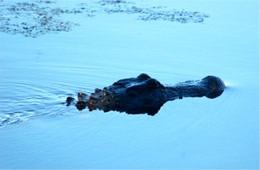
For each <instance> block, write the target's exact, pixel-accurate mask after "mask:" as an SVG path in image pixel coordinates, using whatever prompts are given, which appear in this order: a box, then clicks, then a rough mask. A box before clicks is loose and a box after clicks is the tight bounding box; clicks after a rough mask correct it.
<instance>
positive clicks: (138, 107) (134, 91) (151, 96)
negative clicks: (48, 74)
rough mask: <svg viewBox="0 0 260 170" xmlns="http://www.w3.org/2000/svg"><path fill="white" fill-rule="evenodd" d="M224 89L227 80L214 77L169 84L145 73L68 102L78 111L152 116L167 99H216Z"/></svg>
mask: <svg viewBox="0 0 260 170" xmlns="http://www.w3.org/2000/svg"><path fill="white" fill-rule="evenodd" d="M224 89H225V84H224V82H223V81H222V80H221V79H220V78H218V77H215V76H207V77H205V78H203V79H201V80H192V81H185V82H182V83H178V84H176V85H174V86H166V85H162V84H161V83H160V82H159V81H158V80H156V79H154V78H151V77H150V76H149V75H147V74H144V73H142V74H140V75H139V76H137V77H136V78H127V79H121V80H118V81H117V82H115V83H113V84H112V85H110V86H108V87H104V88H103V89H102V90H101V89H98V88H96V89H95V92H94V93H91V94H90V95H88V94H86V93H83V92H79V93H78V96H77V98H78V100H76V99H75V98H73V97H67V99H66V105H67V106H69V105H75V106H76V108H77V109H78V110H83V109H85V108H86V107H88V109H89V111H93V110H96V109H99V110H103V111H104V112H108V111H119V112H126V113H128V114H145V113H147V114H148V115H151V116H153V115H155V114H156V113H157V112H158V111H159V110H160V108H161V107H162V106H163V104H164V103H166V102H167V101H172V100H176V99H182V98H183V97H204V96H205V97H207V98H210V99H214V98H216V97H218V96H220V95H221V94H222V93H223V91H224Z"/></svg>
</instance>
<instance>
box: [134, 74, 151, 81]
mask: <svg viewBox="0 0 260 170" xmlns="http://www.w3.org/2000/svg"><path fill="white" fill-rule="evenodd" d="M137 78H138V79H141V80H147V79H149V78H151V77H150V76H148V75H147V74H145V73H142V74H140V75H139V76H138V77H137Z"/></svg>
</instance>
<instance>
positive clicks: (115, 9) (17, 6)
mask: <svg viewBox="0 0 260 170" xmlns="http://www.w3.org/2000/svg"><path fill="white" fill-rule="evenodd" d="M0 3H1V4H0V32H5V33H8V34H22V35H24V36H25V37H33V38H35V37H38V36H40V35H44V34H47V33H58V32H68V31H70V30H71V29H72V27H74V26H77V25H79V23H75V22H73V21H67V20H64V19H63V18H62V16H63V15H78V14H83V15H84V16H86V17H94V16H96V15H98V14H99V13H106V14H114V13H124V14H129V15H130V14H135V15H134V16H137V19H139V20H143V21H157V20H163V21H169V22H178V23H202V22H204V20H205V18H207V17H209V16H208V15H206V14H203V13H200V12H197V11H195V12H194V11H186V10H167V9H166V7H160V6H153V7H140V6H137V4H135V3H134V2H133V1H131V2H130V1H126V0H100V1H96V2H95V3H92V4H90V5H89V4H88V3H81V4H78V6H77V7H76V8H71V9H66V8H61V7H57V5H56V6H53V4H55V3H56V1H55V0H33V1H31V2H19V3H7V2H5V1H3V0H0Z"/></svg>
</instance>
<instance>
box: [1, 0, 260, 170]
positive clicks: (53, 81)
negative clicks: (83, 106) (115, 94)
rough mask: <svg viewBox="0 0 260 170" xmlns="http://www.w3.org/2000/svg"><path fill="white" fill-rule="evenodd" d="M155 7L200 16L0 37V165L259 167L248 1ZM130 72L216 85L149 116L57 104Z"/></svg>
mask: <svg viewBox="0 0 260 170" xmlns="http://www.w3.org/2000/svg"><path fill="white" fill-rule="evenodd" d="M78 2H80V0H78ZM67 3H68V4H70V3H72V2H69V1H68V2H67ZM142 3H144V4H145V3H148V4H149V3H150V5H158V2H157V1H150V2H149V1H142ZM161 3H162V4H161V5H162V6H163V5H165V6H167V8H169V9H171V8H173V9H175V8H178V9H187V10H198V11H202V12H205V13H206V14H209V16H210V17H209V18H208V19H206V20H205V22H203V23H187V24H181V23H176V22H168V21H147V22H145V21H141V20H137V19H136V17H134V16H131V15H126V14H111V15H108V14H105V13H102V14H100V15H98V16H96V17H93V18H86V17H85V16H84V15H70V16H68V18H70V19H71V20H73V21H79V22H80V25H79V26H75V27H73V29H72V30H71V31H69V32H60V33H48V34H45V35H42V36H39V37H37V38H30V37H24V36H23V35H20V34H16V35H9V34H6V33H4V32H1V33H0V40H1V42H0V51H1V53H0V93H1V96H0V104H1V105H0V168H1V169H10V168H24V169H28V168H112V169H113V168H149V169H150V168H178V169H181V168H186V169H195V168H206V169H217V168H225V169H232V168H240V169H257V168H259V16H258V12H259V7H258V2H257V1H246V2H245V1H240V3H238V2H237V1H233V0H231V1H228V2H226V1H207V2H205V1H203V0H202V1H201V3H194V2H190V1H188V0H187V1H176V3H172V1H170V0H168V1H167V0H164V1H162V2H161ZM55 5H58V4H55ZM62 5H66V3H63V4H62ZM241 11H242V12H241ZM140 73H147V74H149V75H150V76H152V77H154V78H156V79H158V80H159V81H160V82H162V83H163V84H168V85H170V84H175V83H178V82H182V81H186V80H198V79H201V78H203V77H205V76H207V75H215V76H219V77H221V78H222V79H223V80H224V81H225V84H226V85H227V89H226V91H225V92H224V93H223V95H222V96H220V97H219V98H216V99H213V100H211V99H208V98H185V99H183V100H176V101H172V102H168V103H166V104H165V105H164V106H163V107H162V108H161V110H160V111H159V113H158V114H156V115H155V116H147V115H127V114H125V113H118V112H108V113H104V112H102V111H93V112H89V111H88V110H83V111H78V110H77V109H76V108H75V107H66V106H65V105H64V104H62V103H63V102H64V101H65V99H66V97H67V96H75V95H76V94H77V92H79V91H82V92H86V93H90V92H92V91H93V90H94V89H95V88H103V87H104V86H108V85H110V84H112V83H113V82H115V81H117V80H119V79H122V78H128V77H135V76H137V75H138V74H140Z"/></svg>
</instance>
